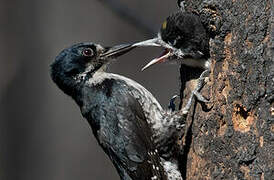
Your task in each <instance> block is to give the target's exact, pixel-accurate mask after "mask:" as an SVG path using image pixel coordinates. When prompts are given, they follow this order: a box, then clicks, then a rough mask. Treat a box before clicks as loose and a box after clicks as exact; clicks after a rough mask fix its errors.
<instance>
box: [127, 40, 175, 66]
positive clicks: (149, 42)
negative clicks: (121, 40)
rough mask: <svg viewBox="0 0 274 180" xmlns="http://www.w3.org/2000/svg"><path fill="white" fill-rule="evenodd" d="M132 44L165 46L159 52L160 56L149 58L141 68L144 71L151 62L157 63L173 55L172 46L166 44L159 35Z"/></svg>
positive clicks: (137, 45)
mask: <svg viewBox="0 0 274 180" xmlns="http://www.w3.org/2000/svg"><path fill="white" fill-rule="evenodd" d="M132 46H134V47H147V46H156V47H163V48H165V50H164V52H163V53H162V54H161V56H160V57H158V58H155V59H153V60H151V61H150V62H149V63H148V64H147V65H145V66H144V67H143V68H142V71H144V70H145V69H147V68H149V67H150V66H152V65H153V64H158V63H162V62H165V61H167V60H168V58H169V57H170V56H172V55H173V53H172V52H173V48H172V47H171V46H170V45H168V44H167V43H165V42H164V41H163V40H162V39H161V37H160V36H158V37H156V38H153V39H149V40H145V41H141V42H138V43H135V44H133V45H132Z"/></svg>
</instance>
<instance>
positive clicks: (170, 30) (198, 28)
mask: <svg viewBox="0 0 274 180" xmlns="http://www.w3.org/2000/svg"><path fill="white" fill-rule="evenodd" d="M160 36H161V38H162V40H163V41H164V42H166V43H168V44H170V45H172V46H173V47H174V48H176V49H181V50H182V51H183V52H184V53H185V57H186V56H189V57H191V56H192V57H193V58H204V59H208V58H209V36H208V35H207V32H206V29H205V28H204V26H203V25H202V23H201V21H200V18H199V16H198V15H197V14H194V13H189V12H182V11H178V12H176V13H174V14H171V15H170V16H169V17H168V18H167V19H166V21H164V23H163V24H162V26H161V29H160Z"/></svg>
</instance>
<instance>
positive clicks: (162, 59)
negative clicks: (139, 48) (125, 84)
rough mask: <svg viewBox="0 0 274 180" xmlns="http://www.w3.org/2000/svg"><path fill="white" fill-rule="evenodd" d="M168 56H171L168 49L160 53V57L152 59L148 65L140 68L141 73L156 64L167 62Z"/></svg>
mask: <svg viewBox="0 0 274 180" xmlns="http://www.w3.org/2000/svg"><path fill="white" fill-rule="evenodd" d="M170 56H171V52H170V51H169V50H168V49H165V51H164V52H163V53H162V55H161V56H160V57H158V58H155V59H152V60H151V61H150V62H149V63H147V65H145V66H144V67H143V68H142V71H144V70H145V69H147V68H149V67H150V66H152V65H154V64H158V63H162V62H165V61H167V60H168V58H169V57H170Z"/></svg>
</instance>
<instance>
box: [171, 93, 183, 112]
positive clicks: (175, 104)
mask: <svg viewBox="0 0 274 180" xmlns="http://www.w3.org/2000/svg"><path fill="white" fill-rule="evenodd" d="M180 102H181V98H180V96H179V95H174V96H172V98H171V99H170V101H169V104H168V109H169V110H171V111H172V112H174V111H175V110H176V109H179V105H180Z"/></svg>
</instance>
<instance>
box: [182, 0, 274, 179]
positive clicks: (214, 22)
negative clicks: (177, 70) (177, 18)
mask: <svg viewBox="0 0 274 180" xmlns="http://www.w3.org/2000/svg"><path fill="white" fill-rule="evenodd" d="M186 9H187V10H188V11H196V12H197V13H199V14H200V16H201V18H202V19H203V20H204V23H205V25H206V26H207V29H208V30H209V32H210V33H211V35H212V40H211V42H210V47H211V60H212V66H211V74H210V76H209V79H208V81H207V83H206V85H205V87H204V88H203V89H202V94H203V95H204V96H205V97H208V99H210V102H211V103H207V104H206V105H205V106H206V108H203V107H202V106H201V104H200V103H196V104H195V105H194V106H193V107H192V111H191V112H192V113H190V115H189V117H188V120H187V123H188V129H187V133H186V135H185V137H184V138H183V142H182V143H183V144H184V155H183V158H182V159H181V160H180V162H181V170H182V172H183V174H184V179H274V175H273V171H274V153H273V150H274V143H273V140H274V123H273V122H274V58H273V54H274V53H273V51H274V50H273V49H274V43H273V40H274V17H273V16H274V1H273V0H271V1H267V0H252V1H248V0H238V1H235V0H211V1H204V2H202V1H201V0H200V1H199V0H196V1H191V0H186ZM190 71H191V72H192V70H190V69H189V68H187V67H184V66H182V67H181V80H182V84H183V85H184V84H185V81H186V80H188V79H191V78H189V77H188V78H186V76H189V73H188V72H190ZM198 74H199V73H198ZM194 77H197V74H196V75H195V74H194V75H192V78H194ZM192 82H193V81H188V82H187V83H186V88H184V86H183V88H182V90H181V91H182V92H181V94H182V95H183V94H184V95H185V94H189V93H187V92H189V89H191V86H192V84H193V83H192ZM183 98H184V99H186V98H185V96H183ZM184 101H185V100H184ZM183 103H185V102H183ZM194 111H195V112H194Z"/></svg>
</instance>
